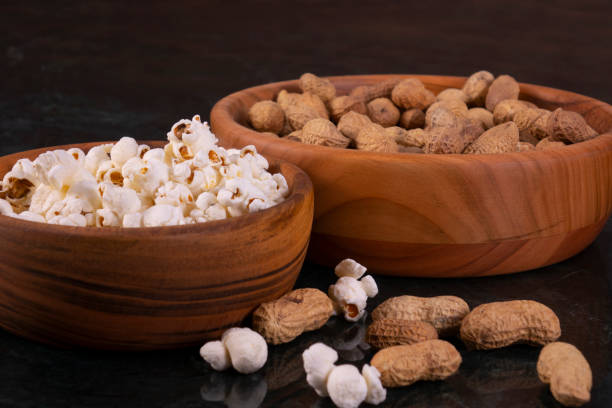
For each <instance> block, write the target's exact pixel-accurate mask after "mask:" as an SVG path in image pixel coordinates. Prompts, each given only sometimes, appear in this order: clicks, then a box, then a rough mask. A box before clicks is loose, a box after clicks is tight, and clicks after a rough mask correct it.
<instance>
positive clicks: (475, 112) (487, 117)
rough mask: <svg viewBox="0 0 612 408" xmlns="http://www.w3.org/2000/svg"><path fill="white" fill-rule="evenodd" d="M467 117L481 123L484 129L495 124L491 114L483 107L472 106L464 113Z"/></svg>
mask: <svg viewBox="0 0 612 408" xmlns="http://www.w3.org/2000/svg"><path fill="white" fill-rule="evenodd" d="M466 117H467V118H468V119H474V120H477V121H479V122H480V123H482V126H483V127H484V129H485V130H487V129H490V128H492V127H493V126H495V124H494V123H495V122H494V121H493V114H492V113H491V112H489V111H488V110H486V109H484V108H472V109H470V110H468V113H467V115H466Z"/></svg>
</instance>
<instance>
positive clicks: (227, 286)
mask: <svg viewBox="0 0 612 408" xmlns="http://www.w3.org/2000/svg"><path fill="white" fill-rule="evenodd" d="M96 144H98V143H88V144H80V145H71V146H60V148H68V147H80V148H81V149H83V150H85V151H87V150H88V149H89V148H90V147H92V146H94V145H96ZM149 144H153V145H155V144H156V145H158V146H161V145H162V144H163V142H149ZM50 149H51V148H44V149H38V150H30V151H27V152H23V153H17V154H13V155H10V156H4V157H1V158H0V177H1V176H2V175H3V174H4V173H5V172H6V171H8V170H9V169H10V167H12V165H13V164H14V163H15V161H16V160H17V159H20V158H23V157H27V158H30V159H32V158H35V157H36V156H37V155H39V154H40V153H43V152H44V151H47V150H50ZM271 170H272V171H273V172H277V171H279V170H280V172H281V173H282V174H283V175H284V176H285V178H286V179H287V182H288V184H289V187H290V191H291V192H290V195H289V197H288V198H287V200H286V201H284V202H282V203H281V204H279V205H277V206H274V207H272V208H269V209H266V210H263V211H260V212H257V213H250V214H247V215H243V216H240V217H237V218H232V219H229V220H221V221H213V222H208V223H203V224H196V225H186V226H175V227H155V228H135V229H130V228H126V229H123V228H94V227H87V228H83V227H65V226H58V225H48V224H40V223H35V222H29V221H23V220H19V219H14V218H10V217H7V216H2V215H0V326H2V327H3V328H5V329H7V330H9V331H11V332H13V333H16V334H18V335H21V336H25V337H28V338H31V339H35V340H39V341H43V342H47V343H55V344H61V345H77V346H85V347H93V348H103V349H134V350H143V349H159V348H174V347H182V346H188V345H195V344H202V343H203V342H204V341H205V340H206V339H211V338H214V337H218V336H219V335H220V334H221V333H222V331H223V330H224V329H227V328H228V327H231V326H235V325H237V324H240V322H241V321H242V320H243V319H244V318H245V317H246V316H247V315H248V314H249V313H250V312H252V311H253V309H254V308H255V307H257V306H258V305H259V304H260V303H262V302H265V301H269V300H272V299H275V298H278V297H280V296H281V295H282V294H284V293H285V292H287V291H288V290H290V289H291V288H292V287H293V285H294V283H295V280H296V279H297V276H298V274H299V271H300V269H301V266H302V263H303V261H304V257H305V255H306V249H307V246H308V240H309V236H310V228H311V225H312V214H313V191H312V184H311V182H310V180H309V178H308V176H307V175H306V174H305V173H304V172H303V171H301V170H300V169H298V168H297V167H295V166H294V165H292V164H290V163H286V162H279V161H276V162H275V161H272V162H271Z"/></svg>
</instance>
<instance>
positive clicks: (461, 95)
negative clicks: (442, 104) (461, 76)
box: [436, 88, 468, 103]
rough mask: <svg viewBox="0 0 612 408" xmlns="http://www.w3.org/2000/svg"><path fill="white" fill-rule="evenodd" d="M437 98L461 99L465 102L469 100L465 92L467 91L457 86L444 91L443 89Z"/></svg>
mask: <svg viewBox="0 0 612 408" xmlns="http://www.w3.org/2000/svg"><path fill="white" fill-rule="evenodd" d="M436 99H437V100H438V101H444V100H455V99H456V100H460V101H461V102H463V103H467V102H468V96H467V95H466V94H465V92H463V91H462V90H461V89H457V88H447V89H445V90H443V91H441V92H440V93H439V94H438V95H437V96H436Z"/></svg>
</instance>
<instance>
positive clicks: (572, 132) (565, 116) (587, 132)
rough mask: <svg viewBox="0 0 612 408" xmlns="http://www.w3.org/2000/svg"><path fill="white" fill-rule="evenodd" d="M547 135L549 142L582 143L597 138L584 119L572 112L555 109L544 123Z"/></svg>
mask: <svg viewBox="0 0 612 408" xmlns="http://www.w3.org/2000/svg"><path fill="white" fill-rule="evenodd" d="M546 130H547V134H548V135H549V136H550V140H552V141H558V142H566V143H578V142H584V141H585V140H589V139H592V138H594V137H595V136H597V132H595V131H594V130H593V128H591V127H590V126H589V125H588V124H587V123H586V121H585V120H584V118H583V117H582V116H581V115H580V114H578V113H576V112H572V111H566V110H563V109H561V108H558V109H556V110H555V111H554V112H553V113H551V114H550V116H549V117H548V121H547V122H546Z"/></svg>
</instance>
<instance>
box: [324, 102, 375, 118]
mask: <svg viewBox="0 0 612 408" xmlns="http://www.w3.org/2000/svg"><path fill="white" fill-rule="evenodd" d="M351 111H355V112H357V113H361V114H362V115H365V114H367V113H368V107H367V106H366V104H365V103H364V102H363V101H362V100H361V99H357V98H353V97H351V96H347V95H345V96H337V97H335V98H334V99H332V100H331V102H330V103H329V112H330V114H331V116H332V118H333V119H334V120H335V121H336V122H337V121H339V120H340V118H341V117H342V116H343V115H344V114H346V113H348V112H351Z"/></svg>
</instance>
